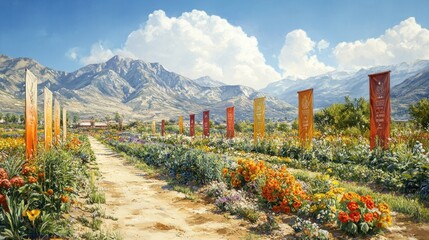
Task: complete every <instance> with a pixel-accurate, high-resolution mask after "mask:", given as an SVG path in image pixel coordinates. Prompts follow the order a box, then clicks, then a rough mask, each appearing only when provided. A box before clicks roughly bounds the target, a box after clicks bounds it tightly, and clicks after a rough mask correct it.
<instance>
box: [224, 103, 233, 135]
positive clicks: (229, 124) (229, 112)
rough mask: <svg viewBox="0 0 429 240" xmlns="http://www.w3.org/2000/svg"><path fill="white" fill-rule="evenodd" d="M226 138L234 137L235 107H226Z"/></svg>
mask: <svg viewBox="0 0 429 240" xmlns="http://www.w3.org/2000/svg"><path fill="white" fill-rule="evenodd" d="M226 138H234V107H229V108H227V109H226Z"/></svg>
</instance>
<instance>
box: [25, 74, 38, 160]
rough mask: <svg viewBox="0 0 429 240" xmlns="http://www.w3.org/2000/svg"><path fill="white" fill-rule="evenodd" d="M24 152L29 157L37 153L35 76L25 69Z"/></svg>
mask: <svg viewBox="0 0 429 240" xmlns="http://www.w3.org/2000/svg"><path fill="white" fill-rule="evenodd" d="M25 153H26V158H27V159H31V158H33V157H35V156H36V154H37V78H36V77H35V76H34V75H33V73H32V72H30V70H28V69H25Z"/></svg>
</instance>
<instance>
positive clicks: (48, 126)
mask: <svg viewBox="0 0 429 240" xmlns="http://www.w3.org/2000/svg"><path fill="white" fill-rule="evenodd" d="M43 96H44V98H45V99H44V117H45V150H46V151H47V150H49V148H50V147H51V145H52V92H51V91H49V89H48V88H46V87H45V88H44V89H43Z"/></svg>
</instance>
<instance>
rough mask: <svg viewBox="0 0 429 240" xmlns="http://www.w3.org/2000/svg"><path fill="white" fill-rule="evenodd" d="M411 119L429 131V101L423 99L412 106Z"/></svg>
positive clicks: (410, 109)
mask: <svg viewBox="0 0 429 240" xmlns="http://www.w3.org/2000/svg"><path fill="white" fill-rule="evenodd" d="M409 111H410V115H411V119H412V120H413V121H414V122H415V123H416V124H417V125H418V126H419V127H421V128H423V129H426V130H429V100H428V99H427V98H422V99H420V101H418V102H416V103H415V104H411V105H410V108H409Z"/></svg>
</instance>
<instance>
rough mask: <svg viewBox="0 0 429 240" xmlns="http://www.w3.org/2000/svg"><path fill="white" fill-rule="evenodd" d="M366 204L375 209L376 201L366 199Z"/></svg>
mask: <svg viewBox="0 0 429 240" xmlns="http://www.w3.org/2000/svg"><path fill="white" fill-rule="evenodd" d="M365 206H366V207H367V208H368V209H373V208H375V204H374V202H373V201H372V200H368V201H366V202H365Z"/></svg>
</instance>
